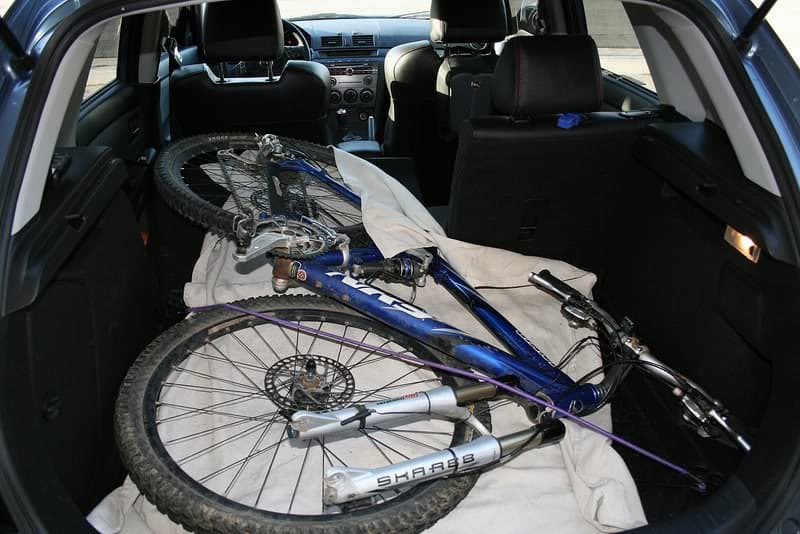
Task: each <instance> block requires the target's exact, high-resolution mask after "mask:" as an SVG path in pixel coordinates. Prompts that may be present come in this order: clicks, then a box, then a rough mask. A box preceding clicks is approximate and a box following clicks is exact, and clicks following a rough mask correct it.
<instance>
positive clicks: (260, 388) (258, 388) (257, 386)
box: [208, 341, 267, 395]
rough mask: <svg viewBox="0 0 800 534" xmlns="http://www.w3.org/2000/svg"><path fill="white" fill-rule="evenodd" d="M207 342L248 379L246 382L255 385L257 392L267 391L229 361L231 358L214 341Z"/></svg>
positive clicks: (264, 392)
mask: <svg viewBox="0 0 800 534" xmlns="http://www.w3.org/2000/svg"><path fill="white" fill-rule="evenodd" d="M208 344H209V345H211V346H212V347H214V350H216V351H217V352H219V355H220V356H222V357H223V358H225V359H226V360H228V361H229V362H230V364H231V365H233V367H234V369H236V370H237V371H239V374H241V375H242V376H243V377H245V378H246V379H247V381H248V382H250V383H251V384H252V385H253V387H255V388H256V389H257V390H258V391H259V392H261V393H263V394H264V395H266V394H267V392H266V391H264V389H263V388H262V387H261V386H259V385H258V384H256V383H255V382H253V379H252V378H250V376H249V375H248V374H247V373H245V372H244V371H242V370H241V368H239V367H238V366H237V365H236V364H235V363H233V362H232V361H231V359H230V358H228V357H227V356H225V353H224V352H222V351H221V350H219V348H217V346H216V345H215V344H214V343H212V342H210V341H209V343H208Z"/></svg>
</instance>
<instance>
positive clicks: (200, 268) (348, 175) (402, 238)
mask: <svg viewBox="0 0 800 534" xmlns="http://www.w3.org/2000/svg"><path fill="white" fill-rule="evenodd" d="M336 163H337V166H338V167H339V171H340V173H341V174H342V177H343V178H344V180H345V181H346V182H347V183H348V185H349V186H350V187H352V188H353V189H354V190H355V191H356V192H357V193H359V194H360V195H361V198H362V209H363V219H364V224H365V226H366V228H367V231H368V232H369V234H370V237H371V238H372V239H373V241H375V243H376V244H377V245H378V247H379V248H380V249H381V251H382V252H383V254H384V255H385V256H386V257H389V256H392V255H394V254H396V253H399V252H402V251H405V250H408V249H411V248H419V247H427V246H436V247H438V248H439V251H440V253H441V254H442V255H443V256H445V257H446V258H447V260H448V261H449V262H450V263H451V265H452V266H453V267H454V268H455V269H457V270H458V271H459V272H460V273H461V275H462V276H464V277H465V278H466V279H467V280H468V281H469V282H470V283H471V284H472V285H473V286H478V287H479V286H492V287H494V288H505V289H481V290H480V291H481V293H482V294H483V295H484V296H485V297H486V298H487V299H488V300H489V301H490V302H491V303H492V304H493V305H494V306H495V307H496V308H497V309H498V310H500V311H501V312H502V313H503V314H504V315H505V316H506V317H507V318H508V319H509V320H510V321H511V322H512V323H513V324H514V325H515V326H517V327H518V328H519V329H520V331H521V332H522V333H523V334H524V335H526V336H527V337H528V338H529V339H532V340H533V341H534V342H535V343H536V344H537V346H538V347H539V348H540V349H542V350H543V351H544V352H545V354H546V355H547V356H549V357H550V358H551V359H552V360H558V359H560V357H561V356H562V355H563V354H564V352H565V351H566V350H567V349H568V348H569V347H570V346H571V345H572V344H573V343H574V342H575V341H577V340H578V339H580V338H582V337H584V336H585V335H586V334H587V332H586V331H580V330H575V329H572V328H570V327H569V326H568V325H567V323H566V320H565V319H564V318H563V317H562V316H561V314H560V311H559V306H558V303H557V302H556V301H555V299H553V298H552V297H550V296H548V295H546V294H544V293H542V292H541V291H538V290H537V289H535V288H534V287H533V286H530V285H528V283H527V277H528V274H529V273H530V272H531V271H538V270H541V269H549V270H550V271H551V272H553V273H554V274H555V275H556V276H558V277H560V278H562V279H565V280H569V282H570V284H572V285H573V286H574V287H576V288H577V289H579V290H581V291H583V292H585V293H587V294H588V293H589V292H590V291H591V289H592V286H593V285H594V282H595V277H594V275H592V274H591V273H586V272H584V271H581V270H579V269H577V268H575V267H572V266H570V265H568V264H566V263H563V262H559V261H555V260H547V259H542V258H535V257H526V256H521V255H519V254H514V253H511V252H508V251H503V250H498V249H493V248H489V247H481V246H476V245H471V244H467V243H463V242H460V241H456V240H453V239H449V238H447V237H446V236H445V234H444V231H443V230H442V228H441V227H440V226H439V225H438V223H436V221H435V220H434V219H433V218H432V217H431V216H430V215H429V214H428V212H427V210H425V208H424V207H423V206H422V205H421V204H420V203H419V202H418V201H417V200H416V199H415V198H414V197H413V195H411V194H410V193H409V192H408V191H407V190H406V189H405V188H404V187H403V186H402V185H400V184H399V183H398V182H396V181H395V180H394V179H393V178H391V177H389V176H388V175H386V174H385V173H383V172H382V171H380V170H379V169H378V168H376V167H374V166H372V165H370V164H369V163H366V162H364V161H363V160H361V159H359V158H356V157H354V156H352V155H350V154H347V153H344V152H341V151H338V150H337V151H336ZM232 252H233V250H232V245H231V244H230V243H229V242H227V241H223V240H219V239H218V238H215V237H214V236H211V235H207V236H206V239H205V242H204V244H203V248H202V252H201V255H200V258H199V259H198V261H197V263H196V264H195V269H194V272H193V276H192V281H191V282H190V283H188V284H186V287H185V292H184V298H185V300H186V303H187V305H188V306H200V305H204V304H210V303H217V302H229V301H232V300H237V299H241V298H247V297H253V296H258V295H267V294H270V293H271V284H270V279H271V266H270V265H269V264H267V263H265V262H261V263H260V264H256V265H253V264H251V265H248V266H247V268H246V270H245V269H243V267H242V266H241V265H237V264H236V263H235V262H234V261H233V260H232V259H231V257H232ZM389 289H391V290H393V291H397V288H396V287H395V286H392V287H391V288H389ZM291 291H293V292H300V291H302V290H299V289H294V290H291ZM401 296H404V297H405V296H408V295H401ZM416 304H418V305H420V306H421V307H422V308H424V309H426V310H427V311H428V312H429V313H431V314H432V315H434V316H436V317H438V318H440V319H442V320H445V321H447V322H449V323H450V324H452V325H454V326H456V327H458V328H461V329H463V330H465V331H467V332H469V333H471V334H473V335H476V336H478V337H480V338H483V339H484V340H486V341H488V342H492V343H497V342H496V340H494V338H493V337H492V335H491V334H490V333H489V332H488V331H487V330H486V329H485V328H484V327H483V326H482V325H481V324H480V323H479V322H478V321H477V320H476V319H475V318H474V317H473V316H472V315H470V314H469V313H468V312H466V311H465V310H464V309H463V308H462V307H461V306H460V305H459V304H458V303H457V302H456V301H454V299H453V298H452V297H451V296H450V295H449V293H447V291H446V290H444V289H443V288H441V287H439V286H437V285H435V284H434V283H432V282H429V283H428V285H427V286H426V287H424V288H421V289H420V290H419V291H418V293H417V298H416ZM599 364H600V358H599V355H598V354H596V353H593V352H591V351H584V352H583V353H581V354H580V355H579V356H578V357H576V358H574V359H573V360H572V361H571V362H570V364H569V365H568V366H567V367H566V369H565V371H566V372H567V374H569V375H570V376H573V377H578V376H581V375H583V374H585V373H586V372H588V371H589V370H591V369H593V368H595V367H597V366H598V365H599ZM591 418H592V420H593V421H594V422H595V423H598V424H600V425H601V426H604V427H606V428H610V425H611V418H610V411H609V409H608V408H605V409H603V410H601V411H599V412H598V413H596V414H594V415H593V416H592V417H591ZM492 422H493V425H494V429H493V430H494V431H495V432H496V433H498V434H504V433H507V432H511V431H514V430H519V429H521V428H524V427H526V426H527V425H528V422H527V419H526V417H525V416H524V414H523V413H522V411H521V410H520V409H518V408H512V407H504V408H502V409H499V410H497V411H494V412H493V413H492ZM89 520H90V522H91V523H92V524H93V525H94V526H95V528H97V529H98V530H100V531H101V532H130V533H149V532H158V533H161V532H165V533H166V532H182V529H181V528H180V527H179V526H177V525H174V524H172V523H171V522H169V520H168V519H167V518H166V517H164V516H163V515H161V514H160V513H159V512H158V511H157V510H156V509H155V507H153V506H152V505H151V504H150V503H148V502H147V501H146V500H145V499H144V498H142V497H140V496H139V493H138V491H137V490H136V488H135V486H133V484H132V483H131V482H130V480H127V481H126V483H125V484H124V485H123V486H122V487H120V488H118V489H117V490H115V491H114V492H112V493H111V494H110V495H109V496H107V497H106V499H104V500H103V501H102V502H101V503H100V504H99V505H98V506H97V507H96V508H95V510H94V511H93V512H92V513H91V515H90V516H89ZM645 522H646V521H645V517H644V512H643V510H642V506H641V503H640V501H639V496H638V493H637V491H636V486H635V484H634V482H633V480H632V478H631V476H630V474H629V472H628V469H627V467H626V466H625V464H624V462H623V461H622V459H621V458H620V457H619V455H618V454H617V453H616V452H615V451H614V449H613V448H612V447H611V444H610V442H609V441H608V440H607V439H606V438H604V437H602V436H600V435H598V434H595V433H593V432H591V431H588V430H586V429H584V428H581V427H578V426H576V425H573V424H570V423H567V436H566V437H565V439H563V440H562V441H561V443H560V445H559V446H558V447H548V448H545V449H540V450H536V451H531V452H528V453H525V454H523V455H520V457H518V458H516V459H515V460H513V461H512V462H510V463H508V464H506V465H504V466H503V467H501V468H499V469H494V470H491V471H489V472H487V473H485V474H483V475H481V477H480V479H479V481H478V483H477V484H476V486H475V488H474V489H473V490H472V491H471V492H470V494H469V495H468V496H467V497H466V498H465V499H464V501H462V502H461V504H459V505H458V507H457V508H456V509H455V510H454V511H453V512H451V513H450V514H449V515H447V516H446V517H445V518H444V519H442V520H440V521H439V522H438V523H436V524H435V525H434V526H433V527H432V528H431V529H430V530H429V532H441V533H444V532H451V531H455V530H456V529H459V530H462V531H466V532H483V531H494V530H499V529H502V530H504V531H507V532H510V533H517V532H519V533H522V532H537V531H538V532H575V533H583V532H587V533H589V532H598V531H601V532H612V531H617V530H622V529H628V528H633V527H636V526H640V525H643V524H645Z"/></svg>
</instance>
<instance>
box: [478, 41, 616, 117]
mask: <svg viewBox="0 0 800 534" xmlns="http://www.w3.org/2000/svg"><path fill="white" fill-rule="evenodd" d="M492 98H493V100H494V107H495V109H496V110H497V111H498V112H500V113H502V114H504V115H511V116H530V115H537V114H542V115H544V114H556V113H569V112H576V113H581V112H590V111H598V110H599V109H600V108H601V106H602V104H603V79H602V75H601V72H600V58H599V57H598V55H597V45H595V43H594V40H593V39H592V38H591V37H589V36H588V35H542V36H534V37H515V38H513V39H510V40H509V41H508V42H507V43H506V45H505V47H504V48H503V52H502V53H501V54H500V58H499V59H498V60H497V65H496V67H495V69H494V82H493V90H492Z"/></svg>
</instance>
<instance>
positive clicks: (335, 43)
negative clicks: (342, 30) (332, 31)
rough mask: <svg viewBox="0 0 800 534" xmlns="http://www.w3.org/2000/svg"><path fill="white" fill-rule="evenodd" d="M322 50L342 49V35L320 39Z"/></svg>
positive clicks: (324, 36) (326, 36) (325, 36)
mask: <svg viewBox="0 0 800 534" xmlns="http://www.w3.org/2000/svg"><path fill="white" fill-rule="evenodd" d="M320 43H321V44H322V48H341V47H342V44H343V43H342V36H341V35H323V36H322V37H320Z"/></svg>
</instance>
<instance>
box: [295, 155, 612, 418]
mask: <svg viewBox="0 0 800 534" xmlns="http://www.w3.org/2000/svg"><path fill="white" fill-rule="evenodd" d="M280 166H281V167H282V168H290V169H292V170H299V171H303V172H306V173H308V174H311V175H313V176H315V177H317V178H319V179H320V181H322V182H323V183H326V184H327V185H329V186H330V187H331V188H333V189H335V190H336V191H337V192H338V193H341V194H342V196H344V197H345V198H347V199H348V200H350V201H352V202H354V203H359V204H360V199H359V197H358V196H357V195H355V194H354V193H353V192H352V191H350V190H349V189H347V188H346V187H344V186H343V185H341V184H340V183H339V182H338V181H336V180H334V179H333V178H331V177H330V176H329V175H328V174H327V173H326V172H325V171H324V170H320V169H317V168H315V167H313V166H311V165H310V164H308V163H307V162H306V161H304V160H285V161H283V162H281V163H280ZM382 259H384V258H383V255H382V254H381V253H380V251H379V250H378V249H377V248H374V247H371V248H364V249H352V250H350V251H349V258H346V257H345V255H344V254H342V252H338V251H336V252H328V253H326V254H323V255H321V256H318V257H316V258H313V259H310V260H305V261H303V262H295V263H294V266H293V269H292V273H293V277H294V278H295V279H296V280H297V281H298V282H300V283H301V284H303V285H305V286H306V287H308V288H309V289H310V290H312V291H313V292H315V293H317V294H320V295H323V296H326V297H329V298H331V299H333V300H336V301H338V302H341V303H343V304H345V305H347V306H350V307H351V308H353V309H355V310H357V311H359V312H361V313H363V314H365V315H367V316H369V317H372V318H373V319H376V320H378V321H380V322H382V323H385V324H387V325H388V326H390V327H392V328H395V329H397V330H399V331H400V332H403V333H404V334H407V335H409V336H411V337H413V338H415V339H418V340H420V341H422V342H424V343H426V344H428V345H430V346H432V347H435V348H437V349H439V350H441V351H442V352H444V353H445V354H448V355H450V356H452V357H453V358H455V359H456V360H459V361H461V362H463V363H465V364H466V365H468V366H470V367H472V368H474V369H477V370H479V371H481V372H484V373H487V374H489V375H491V376H493V377H496V378H497V377H509V378H512V379H513V380H518V381H519V386H520V387H521V388H522V389H524V390H525V391H527V392H528V393H530V394H532V395H539V396H544V397H545V398H547V399H548V400H550V401H551V402H552V403H554V404H555V405H556V406H558V407H560V408H563V409H565V410H569V411H570V412H572V413H574V414H581V413H585V412H589V411H593V410H594V409H596V408H597V407H598V406H599V404H600V403H601V402H602V399H603V395H602V393H601V390H600V389H599V388H598V387H596V386H594V385H592V384H576V383H575V382H574V381H573V380H572V379H571V378H569V377H568V376H567V375H566V374H564V373H563V372H561V371H560V370H559V369H556V367H555V366H554V365H553V363H552V362H551V361H550V360H548V359H547V357H546V356H544V354H542V352H541V351H540V350H539V349H538V348H537V347H536V345H534V344H533V343H532V342H531V341H530V340H528V339H527V338H525V336H523V335H522V334H521V333H520V332H519V330H517V328H515V327H514V325H512V324H511V323H510V322H509V321H508V320H506V319H505V318H504V317H503V316H502V315H501V314H500V313H499V312H498V311H497V310H495V309H494V308H493V307H492V306H491V304H489V303H488V302H487V301H486V299H484V298H483V297H482V296H481V295H480V294H479V293H478V292H477V291H476V290H475V289H473V288H472V287H471V286H470V285H469V283H467V281H466V280H464V279H463V278H462V277H461V276H460V275H459V274H458V273H457V272H456V271H455V270H454V269H453V268H452V267H451V266H450V265H449V264H448V263H447V262H446V261H445V260H444V259H443V258H441V257H439V256H438V255H434V258H433V260H432V262H431V264H430V266H429V267H428V271H427V272H428V274H429V275H431V276H432V277H433V279H434V280H435V281H436V282H437V283H438V284H440V285H442V286H443V287H445V288H446V289H447V290H448V291H449V292H450V293H451V294H452V295H453V296H454V297H455V298H456V299H457V300H458V301H459V302H461V303H462V304H463V305H464V306H465V307H466V308H467V309H468V310H469V311H470V312H471V313H472V314H473V315H475V317H476V318H478V320H480V321H481V322H482V323H483V324H484V325H485V326H486V328H487V329H488V330H489V331H490V332H491V333H492V334H494V335H495V336H496V337H497V338H498V339H499V340H500V341H502V343H503V344H504V345H505V346H506V347H507V348H508V350H509V352H505V351H503V350H501V349H499V348H497V347H495V346H492V345H489V344H487V343H485V342H484V341H481V340H479V339H477V338H475V337H474V336H470V335H469V334H467V333H465V332H463V331H461V330H459V329H457V328H454V327H453V326H451V325H449V324H447V323H444V322H442V321H440V320H438V319H436V318H434V317H432V316H430V315H429V314H427V313H426V312H425V311H424V310H422V309H421V308H418V307H416V306H414V305H413V304H411V303H409V302H406V301H405V300H403V299H401V298H399V297H396V296H394V295H392V294H390V293H387V292H385V291H384V290H382V289H378V288H377V287H375V286H372V285H370V284H367V283H365V282H363V281H361V280H358V279H355V278H353V277H351V276H349V275H348V274H346V272H347V270H345V272H343V271H342V269H341V268H342V266H343V264H344V263H345V262H346V261H348V262H349V264H348V265H347V266H348V267H349V266H351V265H353V264H359V263H369V262H374V261H378V260H382Z"/></svg>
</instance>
